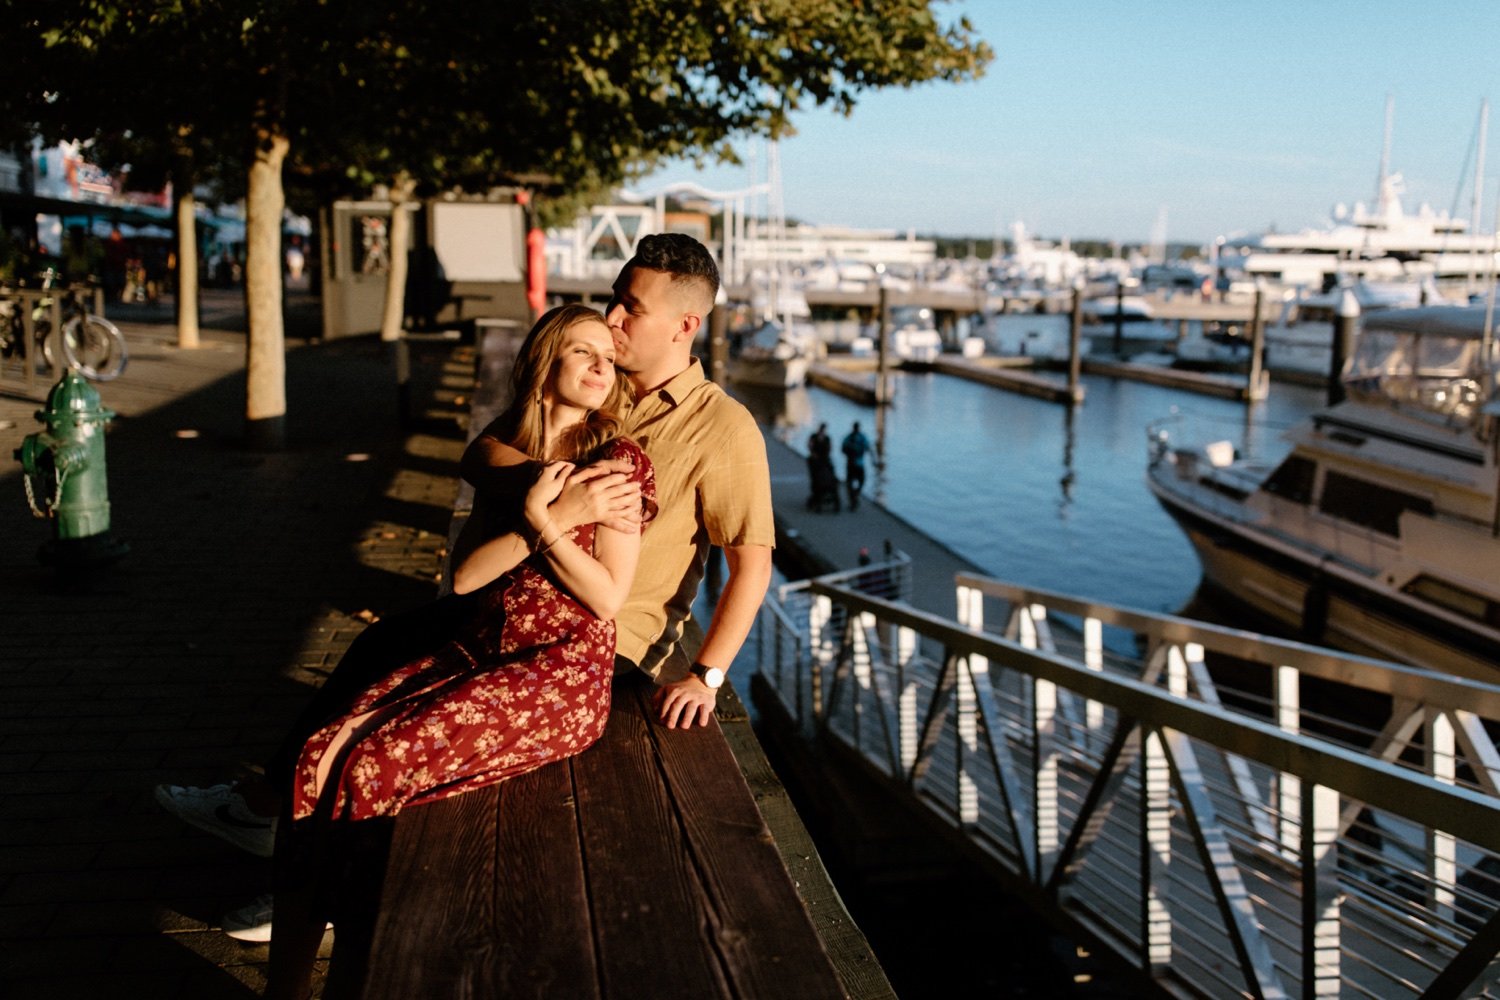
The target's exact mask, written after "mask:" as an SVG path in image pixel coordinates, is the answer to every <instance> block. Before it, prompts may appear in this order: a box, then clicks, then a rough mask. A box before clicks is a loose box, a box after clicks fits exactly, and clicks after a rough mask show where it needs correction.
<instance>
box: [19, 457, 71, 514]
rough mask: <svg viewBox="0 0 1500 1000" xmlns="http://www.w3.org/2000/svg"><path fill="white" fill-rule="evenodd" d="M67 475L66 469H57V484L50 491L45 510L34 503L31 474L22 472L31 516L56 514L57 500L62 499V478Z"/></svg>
mask: <svg viewBox="0 0 1500 1000" xmlns="http://www.w3.org/2000/svg"><path fill="white" fill-rule="evenodd" d="M67 477H68V470H67V469H58V470H57V485H56V488H54V489H53V491H52V499H51V500H49V501H48V502H47V507H46V509H45V510H43V509H42V508H40V507H38V506H37V505H36V495H35V494H34V493H33V492H32V488H31V476H30V475H29V474H23V475H22V476H21V481H22V482H23V483H25V484H26V502H27V503H29V504H30V505H31V516H32V517H40V518H44V519H45V518H50V517H53V516H55V515H56V513H57V505H58V502H59V501H61V500H62V490H63V480H64V479H66V478H67Z"/></svg>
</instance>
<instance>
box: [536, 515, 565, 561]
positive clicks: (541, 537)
mask: <svg viewBox="0 0 1500 1000" xmlns="http://www.w3.org/2000/svg"><path fill="white" fill-rule="evenodd" d="M547 528H553V529H555V530H557V537H556V538H554V539H552V541H550V542H549V541H547ZM547 528H543V529H542V530H541V531H538V532H537V533H536V540H537V541H538V542H542V543H544V544H543V545H542V547H541V548H539V549H537V550H536V554H537V555H541V554H542V553H543V552H546V551H547V550H548V549H550V548H552V546H554V545H556V544H557V543H558V542H560V541H562V540H563V535H564V532H563V531H562V530H561V529H558V528H557V525H556V524H553V523H552V522H551V521H548V522H547Z"/></svg>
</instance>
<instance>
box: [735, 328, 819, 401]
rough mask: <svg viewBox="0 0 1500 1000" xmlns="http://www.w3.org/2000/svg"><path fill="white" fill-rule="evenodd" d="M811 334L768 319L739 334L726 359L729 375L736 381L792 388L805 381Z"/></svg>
mask: <svg viewBox="0 0 1500 1000" xmlns="http://www.w3.org/2000/svg"><path fill="white" fill-rule="evenodd" d="M812 357H813V351H812V342H811V334H810V333H804V332H803V331H802V330H801V329H800V328H798V327H793V328H792V330H791V331H790V332H788V330H787V329H786V328H784V327H783V326H782V325H781V324H780V323H777V322H775V321H774V320H767V321H766V322H764V323H762V324H761V325H760V326H758V327H756V328H755V329H754V330H752V331H751V332H749V333H748V334H745V335H744V336H743V338H740V346H739V350H738V351H736V352H735V353H734V356H733V357H731V358H730V359H729V379H730V381H732V382H735V383H736V384H738V385H759V386H767V387H770V388H774V389H794V388H796V387H798V386H801V385H803V384H805V383H806V382H807V369H808V367H809V366H810V365H811V364H812Z"/></svg>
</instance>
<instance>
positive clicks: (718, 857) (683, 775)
mask: <svg viewBox="0 0 1500 1000" xmlns="http://www.w3.org/2000/svg"><path fill="white" fill-rule="evenodd" d="M634 696H635V697H636V698H638V699H641V700H643V701H644V700H645V699H646V698H647V697H649V695H648V693H647V692H646V691H644V690H643V689H641V688H640V687H639V686H637V689H636V691H635V692H634ZM648 733H649V735H650V737H651V738H652V739H653V741H654V742H655V744H656V747H657V751H658V753H659V754H660V756H661V766H662V769H663V771H664V773H665V774H666V777H667V782H668V785H669V787H670V789H671V792H672V795H673V796H674V798H675V799H676V802H677V805H678V812H679V815H680V817H681V822H682V828H683V832H684V834H685V835H686V838H687V842H688V849H689V850H690V852H691V854H692V858H693V861H694V863H695V864H696V865H697V868H698V871H699V873H700V877H701V878H702V881H703V891H704V893H705V894H706V903H707V906H708V908H709V912H708V918H709V920H710V922H711V926H709V927H707V928H705V931H707V932H708V933H709V934H710V935H711V937H710V939H709V940H708V941H707V942H706V944H708V945H709V946H710V947H712V948H713V949H714V950H716V951H717V952H718V954H719V957H720V960H721V961H722V962H724V964H725V967H726V969H727V970H728V975H729V977H730V978H731V979H732V980H733V981H734V984H735V995H736V996H737V997H741V998H753V997H767V998H773V997H774V998H778V1000H779V998H783V997H788V996H808V997H840V996H845V995H846V994H845V992H844V989H843V986H842V985H841V984H840V982H839V979H838V976H837V974H836V973H835V972H834V969H833V964H832V962H831V961H830V960H829V957H828V955H827V953H826V952H825V951H824V950H823V947H822V944H821V943H820V941H819V940H818V935H817V930H816V928H815V927H814V926H813V924H812V921H811V919H809V917H808V915H807V911H806V910H805V909H804V908H803V906H802V901H801V899H800V898H799V897H798V895H797V891H796V888H795V887H794V886H793V884H792V880H791V876H790V875H788V874H787V871H786V868H785V866H783V864H782V862H781V857H780V855H779V854H778V853H777V850H776V845H775V842H774V840H773V839H772V837H771V833H770V830H768V829H767V828H766V824H765V821H764V820H763V819H762V818H761V815H760V813H759V812H758V811H757V809H756V807H755V800H754V797H753V796H752V795H751V794H750V789H749V786H748V785H746V784H745V781H744V778H743V776H741V774H740V772H739V767H738V765H737V764H736V762H735V759H734V756H733V754H731V753H730V752H729V747H728V744H727V743H725V741H724V738H723V736H722V734H721V733H720V732H719V731H718V725H717V722H715V723H714V724H713V725H710V726H708V727H705V728H694V729H689V730H667V729H663V728H661V727H659V726H652V727H651V728H649V729H648Z"/></svg>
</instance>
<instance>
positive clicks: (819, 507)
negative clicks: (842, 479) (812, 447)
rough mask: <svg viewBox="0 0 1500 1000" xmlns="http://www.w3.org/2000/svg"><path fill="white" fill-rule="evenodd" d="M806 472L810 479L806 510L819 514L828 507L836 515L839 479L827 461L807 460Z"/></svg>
mask: <svg viewBox="0 0 1500 1000" xmlns="http://www.w3.org/2000/svg"><path fill="white" fill-rule="evenodd" d="M807 472H808V475H809V477H811V479H812V494H811V495H810V496H808V498H807V509H808V510H810V511H814V512H817V513H821V512H822V511H823V510H825V509H826V508H827V507H829V506H830V505H831V506H832V507H833V512H834V513H835V514H837V513H838V512H839V511H840V510H841V509H842V507H841V505H840V503H839V477H838V473H836V472H834V471H833V463H832V462H830V461H829V460H828V459H826V458H825V459H812V458H810V459H808V460H807Z"/></svg>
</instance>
